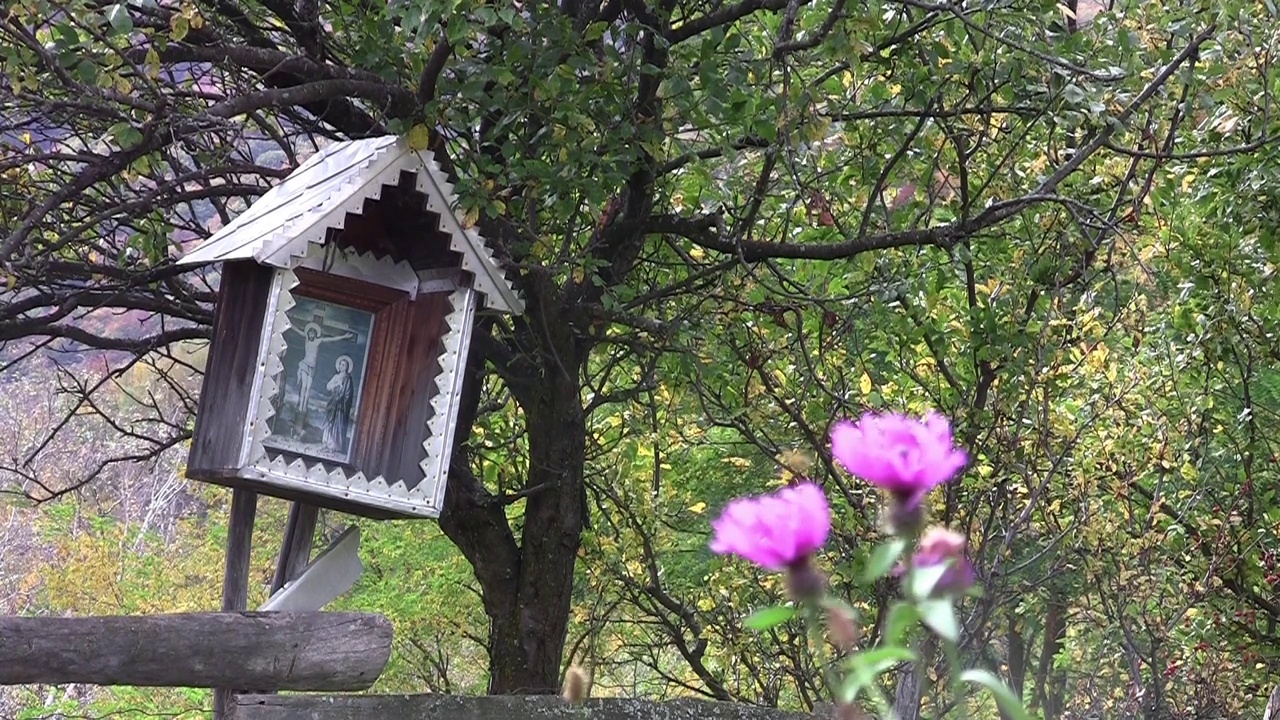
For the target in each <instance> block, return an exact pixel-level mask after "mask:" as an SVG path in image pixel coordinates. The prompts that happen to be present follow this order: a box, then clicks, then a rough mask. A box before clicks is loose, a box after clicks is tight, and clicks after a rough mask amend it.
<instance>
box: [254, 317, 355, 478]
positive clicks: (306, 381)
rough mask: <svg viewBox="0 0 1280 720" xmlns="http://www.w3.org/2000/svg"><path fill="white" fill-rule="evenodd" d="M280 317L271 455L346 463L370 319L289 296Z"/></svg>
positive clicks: (269, 442) (267, 442)
mask: <svg viewBox="0 0 1280 720" xmlns="http://www.w3.org/2000/svg"><path fill="white" fill-rule="evenodd" d="M294 298H295V300H296V304H295V305H294V306H293V307H292V308H291V309H290V310H289V311H288V312H287V313H286V315H287V316H288V318H289V323H290V326H291V327H290V328H289V329H288V330H286V331H285V333H284V339H285V351H284V355H283V357H281V361H282V362H283V364H284V372H283V373H282V374H281V381H280V383H279V384H278V387H279V390H277V392H276V394H275V396H273V397H272V398H271V406H272V408H273V409H274V410H275V416H274V417H272V418H271V434H270V435H269V436H267V438H266V439H265V440H263V443H262V444H263V445H264V446H266V447H269V448H274V449H276V450H283V451H285V452H290V453H294V454H297V455H305V456H308V457H312V458H316V459H320V460H329V461H332V462H337V463H344V464H347V463H350V462H351V457H352V453H353V450H354V447H353V446H354V444H355V442H354V440H355V423H356V418H357V417H358V414H359V408H360V391H361V388H362V387H363V386H364V376H365V373H366V370H367V368H368V355H369V342H370V337H371V335H372V331H373V313H370V312H365V311H364V310H358V309H356V308H353V307H347V306H346V305H338V304H336V303H330V302H325V301H323V300H317V299H315V298H309V297H303V296H300V295H295V296H294Z"/></svg>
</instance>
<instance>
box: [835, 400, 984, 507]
mask: <svg viewBox="0 0 1280 720" xmlns="http://www.w3.org/2000/svg"><path fill="white" fill-rule="evenodd" d="M831 454H832V455H834V456H835V459H836V461H837V462H839V463H840V464H841V465H842V466H844V469H845V470H848V471H849V472H850V473H851V474H853V475H856V476H858V477H860V478H862V479H863V480H866V481H867V482H869V483H871V484H872V485H876V486H878V487H881V488H884V489H885V490H887V491H888V492H889V493H891V494H892V495H893V496H894V497H895V498H897V499H898V500H899V501H900V502H901V503H902V504H903V505H904V506H905V507H906V508H908V509H911V508H914V507H915V506H916V505H918V504H919V502H920V499H921V498H923V497H924V495H925V493H927V492H929V491H930V490H932V489H933V488H935V487H937V486H938V485H941V484H942V483H945V482H947V481H948V480H950V479H951V478H953V477H955V475H956V473H957V472H958V471H959V470H960V468H962V467H964V465H965V463H966V462H968V460H969V458H968V456H966V455H965V453H964V451H963V450H960V449H959V448H956V447H954V445H953V444H952V438H951V425H950V423H948V422H947V419H946V418H944V417H942V416H941V415H939V414H938V413H936V412H929V413H928V414H926V415H925V416H924V418H923V419H922V420H917V419H915V418H910V417H907V416H905V415H901V414H899V413H885V414H881V415H877V414H874V413H866V414H864V415H863V416H862V417H861V418H860V419H859V420H858V422H856V423H853V422H849V421H847V420H841V421H840V422H837V423H836V424H835V425H834V426H833V427H832V428H831Z"/></svg>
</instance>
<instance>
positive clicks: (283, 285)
mask: <svg viewBox="0 0 1280 720" xmlns="http://www.w3.org/2000/svg"><path fill="white" fill-rule="evenodd" d="M277 272H278V273H280V275H279V282H280V291H279V293H278V294H277V296H276V311H275V315H274V317H272V319H271V325H270V327H269V328H266V331H267V332H269V333H270V334H271V335H270V337H269V338H268V340H267V357H266V360H265V367H264V368H263V371H262V386H261V389H260V390H259V392H258V407H257V409H256V411H255V412H254V415H253V426H252V430H251V431H250V435H251V436H252V438H253V445H252V449H251V450H250V452H249V463H248V464H249V465H255V466H256V465H258V464H259V463H261V462H263V461H264V460H265V459H266V455H267V450H266V448H264V447H263V446H262V442H263V441H264V440H266V439H267V438H268V437H269V436H270V435H271V427H270V426H269V421H270V420H271V418H272V416H274V415H275V412H276V411H275V407H273V406H272V404H271V399H272V398H274V397H275V395H276V393H277V392H278V391H279V390H280V374H281V373H282V372H284V363H283V362H282V361H281V360H280V358H281V357H283V356H284V351H285V346H286V341H285V338H284V334H285V332H286V331H288V329H289V328H290V327H292V324H291V323H290V322H289V315H288V312H289V310H291V309H292V308H293V306H294V305H295V304H296V302H295V301H294V299H293V292H292V290H293V289H294V288H295V287H297V286H298V276H297V275H295V274H294V273H293V271H292V270H278V271H277Z"/></svg>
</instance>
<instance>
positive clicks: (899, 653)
mask: <svg viewBox="0 0 1280 720" xmlns="http://www.w3.org/2000/svg"><path fill="white" fill-rule="evenodd" d="M915 659H916V654H915V652H913V651H912V650H911V649H910V648H905V647H898V646H894V645H884V646H881V647H877V648H872V649H870V650H866V651H863V652H860V653H858V654H856V655H853V656H852V657H850V658H849V659H848V661H846V662H845V667H847V668H848V669H849V677H848V678H847V679H846V681H845V684H844V686H843V687H842V688H841V689H840V700H841V702H843V703H851V702H853V701H854V700H857V699H858V695H859V694H860V693H861V692H862V690H863V689H864V688H866V687H867V686H868V685H870V684H871V683H873V682H875V680H876V678H878V677H880V676H881V675H882V674H884V673H885V672H886V671H888V670H890V669H892V668H893V667H895V666H897V665H898V664H899V663H904V662H911V661H913V660H915Z"/></svg>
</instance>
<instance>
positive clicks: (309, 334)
mask: <svg viewBox="0 0 1280 720" xmlns="http://www.w3.org/2000/svg"><path fill="white" fill-rule="evenodd" d="M289 330H290V331H292V332H294V333H296V334H298V335H302V336H303V338H305V340H306V342H305V343H304V344H303V346H302V359H301V360H299V361H298V402H297V404H296V405H295V406H294V407H295V408H296V411H295V413H294V429H295V432H297V433H301V432H302V431H303V430H305V429H306V426H307V409H308V404H309V402H310V400H311V381H312V379H313V378H314V377H315V372H316V355H318V354H319V352H320V344H321V343H327V342H337V341H339V340H347V339H349V338H354V337H356V334H355V333H353V332H346V333H343V334H341V335H333V336H330V337H323V336H322V335H321V334H320V333H321V330H320V326H319V325H317V324H316V323H307V326H306V327H305V328H304V329H303V330H298V329H297V328H295V327H290V328H289Z"/></svg>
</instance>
